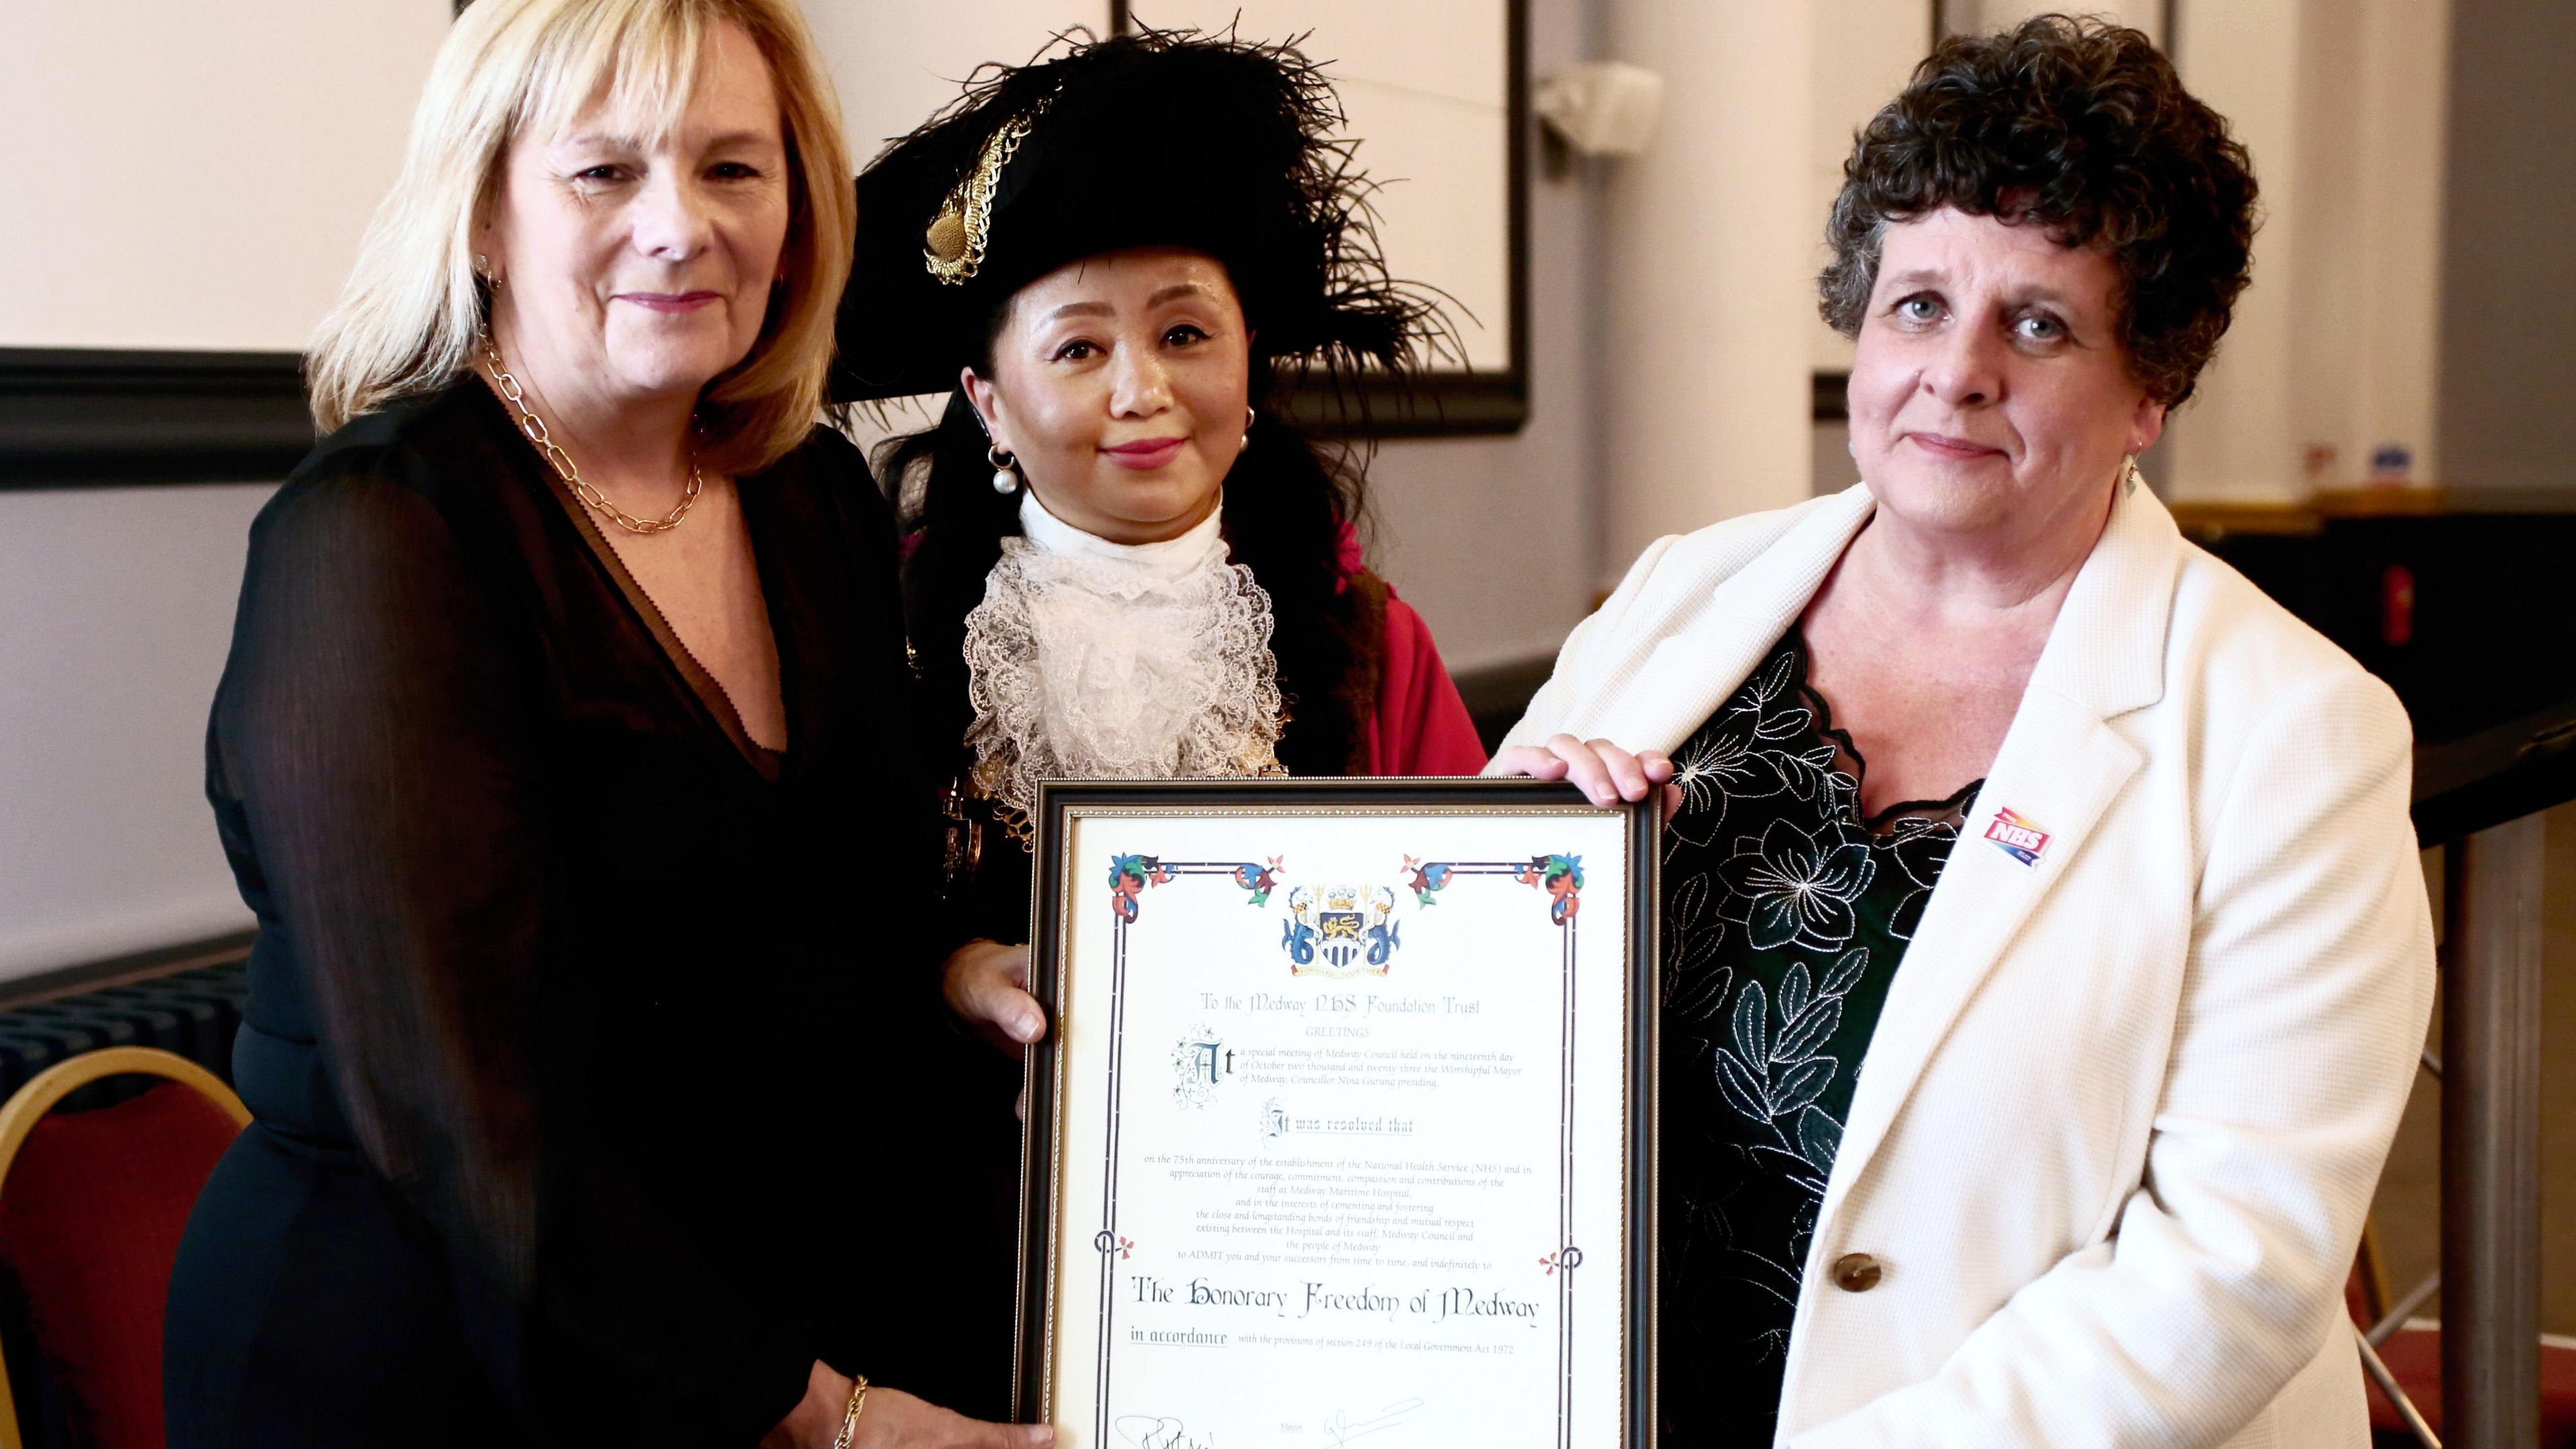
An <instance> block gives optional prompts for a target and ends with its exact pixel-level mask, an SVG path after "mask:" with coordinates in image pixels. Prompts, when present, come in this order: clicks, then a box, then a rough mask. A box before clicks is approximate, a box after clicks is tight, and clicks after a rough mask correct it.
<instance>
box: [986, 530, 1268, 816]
mask: <svg viewBox="0 0 2576 1449" xmlns="http://www.w3.org/2000/svg"><path fill="white" fill-rule="evenodd" d="M1020 526H1021V528H1022V529H1023V530H1024V533H1023V536H1022V537H1018V538H1006V539H1004V540H1002V557H1001V559H1000V561H998V562H997V563H995V564H994V565H993V571H992V572H991V573H990V574H988V575H986V577H985V580H984V601H983V602H982V603H981V604H978V605H977V606H976V607H975V610H974V612H972V613H970V614H968V615H967V616H966V643H965V652H966V670H967V685H966V694H967V701H968V703H969V704H970V705H971V706H972V707H973V708H974V711H975V720H974V723H973V724H971V725H970V726H968V727H967V731H966V743H967V745H968V746H969V747H970V748H971V749H972V750H973V751H974V753H975V763H974V764H973V766H972V767H971V770H970V779H971V782H972V783H973V785H974V788H975V790H976V791H977V793H979V794H982V795H984V796H986V797H988V798H990V799H993V800H995V801H997V802H999V803H1000V804H1001V805H1003V806H1004V807H1006V809H1007V810H1009V811H1014V812H1018V813H1019V814H1021V815H1023V816H1025V814H1026V813H1027V812H1028V811H1029V810H1030V809H1032V808H1033V807H1034V806H1035V804H1036V800H1037V782H1038V781H1039V780H1042V779H1050V778H1055V779H1124V780H1133V779H1171V778H1186V777H1193V776H1243V775H1265V774H1277V773H1279V758H1278V754H1277V752H1276V749H1275V746H1276V745H1277V744H1278V741H1279V732H1280V728H1281V724H1282V721H1281V719H1280V713H1281V710H1280V704H1281V701H1280V697H1279V665H1278V661H1277V660H1276V659H1275V658H1274V657H1273V656H1272V655H1271V652H1270V632H1271V626H1272V623H1273V619H1272V615H1271V609H1270V596H1269V594H1268V593H1266V592H1264V591H1263V589H1262V587H1261V585H1260V584H1258V583H1256V582H1254V581H1253V577H1252V571H1251V570H1250V569H1248V568H1245V567H1243V566H1242V565H1240V564H1236V563H1234V562H1232V561H1231V560H1230V559H1229V558H1228V557H1227V553H1226V547H1225V538H1224V522H1223V508H1222V507H1221V506H1220V508H1219V509H1218V510H1217V511H1215V512H1212V513H1210V514H1209V515H1208V517H1207V518H1206V519H1205V520H1203V521H1201V522H1200V523H1199V524H1198V526H1197V527H1195V528H1192V529H1191V530H1190V531H1189V532H1187V533H1184V534H1182V535H1181V536H1179V537H1178V538H1173V539H1169V540H1166V541H1163V542H1160V543H1146V544H1119V543H1111V542H1109V541H1108V540H1106V539H1103V538H1100V537H1097V536H1096V535H1093V534H1089V533H1086V532H1084V531H1082V530H1081V529H1078V528H1076V527H1074V526H1073V525H1071V524H1069V523H1066V522H1065V521H1064V520H1063V519H1061V518H1058V517H1056V516H1055V515H1054V514H1052V513H1049V512H1048V511H1047V510H1046V508H1045V506H1044V505H1043V504H1040V503H1039V502H1038V501H1037V498H1036V496H1035V494H1034V493H1032V494H1028V495H1024V496H1023V497H1022V498H1021V500H1020Z"/></svg>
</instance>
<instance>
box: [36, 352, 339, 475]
mask: <svg viewBox="0 0 2576 1449" xmlns="http://www.w3.org/2000/svg"><path fill="white" fill-rule="evenodd" d="M301 362H302V359H301V358H300V357H299V356H298V355H297V354H295V353H292V352H111V351H101V350H92V349H87V348H22V347H0V490H5V489H26V488H99V487H116V486H122V485H131V484H160V483H249V482H275V481H277V480H279V479H282V478H284V477H285V476H286V474H287V470H289V469H291V468H293V467H294V466H295V463H296V460H297V459H299V458H302V457H303V456H304V454H305V453H306V452H307V451H308V450H310V449H311V448H312V446H313V422H312V418H311V415H310V414H308V413H307V412H306V411H305V408H304V387H303V383H302V381H301V379H300V377H299V375H298V372H297V369H298V367H299V366H300V364H301Z"/></svg>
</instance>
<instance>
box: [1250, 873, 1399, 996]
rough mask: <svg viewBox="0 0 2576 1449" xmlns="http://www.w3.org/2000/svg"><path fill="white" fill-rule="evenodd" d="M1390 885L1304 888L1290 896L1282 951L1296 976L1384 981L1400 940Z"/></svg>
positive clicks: (1297, 889)
mask: <svg viewBox="0 0 2576 1449" xmlns="http://www.w3.org/2000/svg"><path fill="white" fill-rule="evenodd" d="M1398 929H1399V927H1398V925H1397V922H1396V920H1395V891H1394V889H1393V888H1392V887H1389V886H1368V887H1361V886H1349V885H1336V886H1326V887H1324V888H1323V889H1322V890H1320V891H1318V890H1315V889H1312V888H1310V887H1306V886H1299V887H1297V888H1296V889H1295V890H1293V891H1290V892H1289V893H1288V919H1287V920H1285V921H1283V922H1281V923H1280V931H1279V949H1281V950H1282V951H1285V952H1287V953H1288V973H1289V974H1290V975H1292V976H1336V977H1338V976H1360V975H1368V976H1384V975H1385V974H1386V973H1387V968H1388V964H1389V963H1390V962H1391V961H1392V960H1393V959H1394V957H1395V949H1396V947H1397V946H1399V945H1402V944H1403V942H1402V941H1401V940H1400V939H1398V936H1397V932H1398Z"/></svg>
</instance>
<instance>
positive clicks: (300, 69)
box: [0, 0, 448, 350]
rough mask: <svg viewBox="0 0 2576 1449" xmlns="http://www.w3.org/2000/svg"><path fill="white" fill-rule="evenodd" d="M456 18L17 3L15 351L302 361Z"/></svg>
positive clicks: (8, 329) (412, 8)
mask: <svg viewBox="0 0 2576 1449" xmlns="http://www.w3.org/2000/svg"><path fill="white" fill-rule="evenodd" d="M447 22H448V3H447V0H362V3H356V4H352V3H349V0H263V3H260V4H210V3H206V0H9V4H8V6H7V8H6V20H5V23H4V24H0V32H5V38H6V42H7V43H6V44H5V45H0V135H6V136H8V137H10V138H11V139H10V142H9V144H8V145H6V146H0V196H7V197H8V198H10V204H11V209H12V213H13V214H12V217H11V224H10V225H8V226H5V227H0V276H5V277H8V278H10V279H11V285H10V286H9V287H7V288H6V289H5V290H0V347H176V348H210V349H228V348H273V349H284V350H294V349H298V348H301V347H302V346H303V345H304V339H305V337H306V335H307V334H308V333H310V332H311V331H312V329H313V325H314V323H316V322H318V321H319V320H321V317H322V313H323V312H324V310H325V309H327V308H328V307H329V305H330V303H331V299H332V298H333V297H334V296H335V295H337V294H338V291H339V287H340V279H341V278H342V277H344V276H346V275H347V274H348V270H349V263H350V261H351V259H352V258H354V257H355V256H356V255H357V246H358V237H359V234H360V232H362V231H363V230H364V229H365V226H366V222H367V217H368V215H369V213H370V212H371V211H372V209H373V208H374V205H375V202H376V200H377V198H379V197H381V196H382V195H383V194H384V190H385V185H386V183H387V182H388V181H389V180H390V179H391V178H392V176H393V172H394V168H395V166H396V165H397V164H398V163H399V161H400V158H401V153H402V144H403V138H404V136H405V134H406V133H407V132H408V130H409V128H410V124H411V109H412V101H413V99H414V98H415V97H417V96H418V95H419V94H420V84H421V80H422V78H423V77H424V76H426V75H427V74H428V73H429V62H430V57H431V56H432V55H433V54H435V53H436V51H437V49H438V44H439V41H440V40H441V39H442V38H443V37H444V36H445V35H446V33H447ZM19 207H24V208H25V210H23V211H19V210H17V208H19Z"/></svg>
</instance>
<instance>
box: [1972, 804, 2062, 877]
mask: <svg viewBox="0 0 2576 1449" xmlns="http://www.w3.org/2000/svg"><path fill="white" fill-rule="evenodd" d="M1986 839H1988V840H1991V841H1993V842H1994V843H1995V848H1996V849H1997V850H2000V851H2002V852H2003V853H2004V854H2006V855H2009V856H2011V857H2012V858H2013V859H2015V860H2017V861H2020V862H2021V863H2022V864H2023V865H2025V866H2033V865H2037V864H2039V853H2040V852H2041V851H2043V850H2046V849H2048V832H2047V831H2045V830H2042V829H2040V828H2039V826H2037V825H2036V824H2034V823H2032V822H2031V821H2029V820H2026V819H2024V818H2022V817H2021V816H2019V815H2015V814H2014V813H2013V812H2011V811H2010V810H2005V809H2000V808H1999V809H1997V810H1996V811H1995V818H1994V819H1992V820H1990V821H1987V822H1986Z"/></svg>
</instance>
